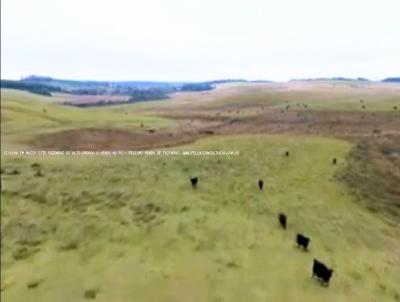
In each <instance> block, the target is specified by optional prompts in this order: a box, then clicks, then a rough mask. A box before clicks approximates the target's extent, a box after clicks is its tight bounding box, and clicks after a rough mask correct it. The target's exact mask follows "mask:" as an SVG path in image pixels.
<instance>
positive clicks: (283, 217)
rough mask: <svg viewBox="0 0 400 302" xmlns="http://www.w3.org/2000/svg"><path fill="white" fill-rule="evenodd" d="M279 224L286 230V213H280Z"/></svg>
mask: <svg viewBox="0 0 400 302" xmlns="http://www.w3.org/2000/svg"><path fill="white" fill-rule="evenodd" d="M279 224H280V225H281V227H282V228H284V229H285V230H286V215H285V214H283V213H279Z"/></svg>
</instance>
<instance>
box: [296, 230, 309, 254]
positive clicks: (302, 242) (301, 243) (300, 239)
mask: <svg viewBox="0 0 400 302" xmlns="http://www.w3.org/2000/svg"><path fill="white" fill-rule="evenodd" d="M310 241H311V239H310V238H308V237H306V236H304V235H303V234H297V236H296V242H297V246H298V247H302V248H303V249H304V250H305V251H307V249H308V244H309V243H310Z"/></svg>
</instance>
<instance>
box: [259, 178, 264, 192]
mask: <svg viewBox="0 0 400 302" xmlns="http://www.w3.org/2000/svg"><path fill="white" fill-rule="evenodd" d="M263 187H264V181H263V180H262V179H260V180H259V181H258V188H259V189H260V190H261V191H262V189H263Z"/></svg>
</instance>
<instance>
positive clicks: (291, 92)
mask: <svg viewBox="0 0 400 302" xmlns="http://www.w3.org/2000/svg"><path fill="white" fill-rule="evenodd" d="M399 96H400V85H396V84H389V83H387V84H383V83H373V82H372V83H368V82H367V83H358V82H289V83H260V84H254V83H252V84H247V83H245V84H237V83H235V84H225V85H220V86H219V87H218V89H216V90H213V91H210V92H203V93H201V94H200V95H199V94H198V93H178V94H175V96H174V97H173V99H172V100H170V101H169V102H164V103H163V102H151V103H148V104H140V105H138V107H137V108H145V109H149V108H150V109H153V110H156V111H158V110H171V108H174V106H175V107H176V108H180V109H182V110H196V111H197V112H199V113H201V112H202V110H204V111H206V112H209V111H215V110H219V111H220V112H221V113H225V114H226V113H227V111H228V110H232V111H233V110H234V111H236V110H237V109H240V110H246V109H247V110H248V109H257V108H259V107H260V106H266V107H269V108H285V107H286V106H287V105H290V106H291V108H292V109H298V110H305V109H306V108H305V107H304V106H303V104H305V105H307V110H318V111H326V110H329V111H368V112H371V111H378V112H394V109H393V107H394V106H397V108H398V109H397V112H398V111H400V97H399ZM360 100H363V103H361V102H360ZM363 105H364V106H365V108H363ZM243 113H246V111H243ZM247 113H249V114H253V113H254V112H253V111H251V110H250V111H248V112H247Z"/></svg>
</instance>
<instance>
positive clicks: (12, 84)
mask: <svg viewBox="0 0 400 302" xmlns="http://www.w3.org/2000/svg"><path fill="white" fill-rule="evenodd" d="M1 88H11V89H18V90H25V91H29V92H32V93H36V94H40V95H46V96H51V93H52V92H61V91H62V90H61V88H59V87H53V86H48V85H44V84H36V83H29V82H22V81H12V80H1Z"/></svg>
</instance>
